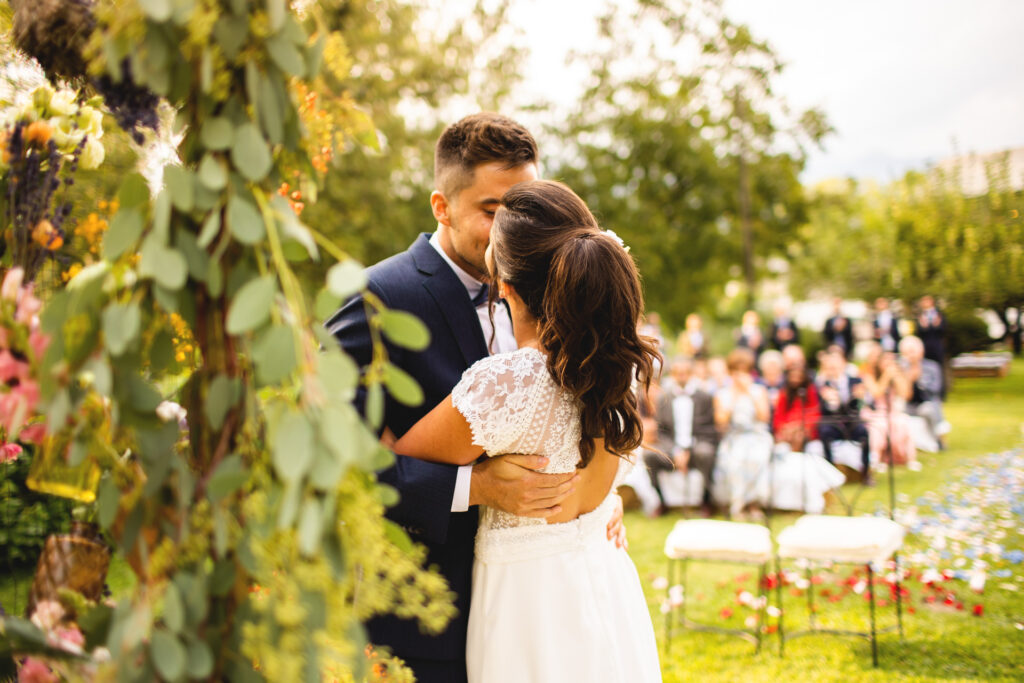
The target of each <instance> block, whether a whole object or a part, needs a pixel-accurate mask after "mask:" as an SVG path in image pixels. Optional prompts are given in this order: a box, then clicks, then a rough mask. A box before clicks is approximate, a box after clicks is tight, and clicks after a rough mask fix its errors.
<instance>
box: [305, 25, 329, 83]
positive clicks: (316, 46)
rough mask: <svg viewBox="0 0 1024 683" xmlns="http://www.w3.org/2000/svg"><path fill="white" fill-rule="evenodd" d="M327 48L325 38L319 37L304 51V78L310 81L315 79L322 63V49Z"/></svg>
mask: <svg viewBox="0 0 1024 683" xmlns="http://www.w3.org/2000/svg"><path fill="white" fill-rule="evenodd" d="M325 47H327V36H325V35H322V34H321V35H320V37H319V38H317V39H316V42H314V43H313V44H312V45H310V46H309V47H308V48H307V50H306V64H307V68H306V77H307V78H308V79H310V80H312V79H314V78H316V77H317V75H318V74H319V73H320V68H321V67H322V66H323V63H324V48H325Z"/></svg>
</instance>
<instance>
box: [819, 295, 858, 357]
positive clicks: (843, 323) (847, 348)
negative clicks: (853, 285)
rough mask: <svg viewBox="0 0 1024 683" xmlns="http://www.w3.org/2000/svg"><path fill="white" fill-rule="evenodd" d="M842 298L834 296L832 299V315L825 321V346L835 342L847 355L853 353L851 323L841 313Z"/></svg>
mask: <svg viewBox="0 0 1024 683" xmlns="http://www.w3.org/2000/svg"><path fill="white" fill-rule="evenodd" d="M842 305H843V300H842V299H840V298H839V297H836V298H834V299H833V300H832V317H831V318H829V319H828V320H827V321H825V330H824V332H823V335H824V337H825V346H826V347H829V346H832V345H833V344H835V345H836V346H839V347H840V348H842V350H843V353H844V354H846V355H847V356H849V355H851V354H852V353H853V323H852V322H851V321H850V319H849V318H847V317H846V316H845V315H843V312H842Z"/></svg>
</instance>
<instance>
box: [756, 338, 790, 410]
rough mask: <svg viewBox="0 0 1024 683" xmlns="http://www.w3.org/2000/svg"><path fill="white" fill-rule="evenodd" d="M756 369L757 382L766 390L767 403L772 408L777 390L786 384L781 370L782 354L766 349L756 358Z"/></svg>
mask: <svg viewBox="0 0 1024 683" xmlns="http://www.w3.org/2000/svg"><path fill="white" fill-rule="evenodd" d="M757 369H758V371H759V377H758V378H757V383H758V384H760V385H761V386H763V387H764V388H765V390H766V391H767V392H768V405H770V406H772V409H773V410H774V406H775V403H776V401H777V400H778V398H779V392H780V391H781V390H782V388H783V386H785V384H786V376H785V374H784V373H783V371H782V354H781V353H780V352H778V351H776V350H775V349H768V350H767V351H765V352H764V353H762V354H761V357H760V358H758V359H757Z"/></svg>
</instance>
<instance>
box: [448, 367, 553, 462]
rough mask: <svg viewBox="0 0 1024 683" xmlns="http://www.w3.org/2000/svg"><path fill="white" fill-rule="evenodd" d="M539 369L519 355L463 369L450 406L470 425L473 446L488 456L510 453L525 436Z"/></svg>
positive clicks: (453, 391)
mask: <svg viewBox="0 0 1024 683" xmlns="http://www.w3.org/2000/svg"><path fill="white" fill-rule="evenodd" d="M538 370H543V368H542V367H541V368H537V367H536V363H535V362H532V359H530V358H528V357H525V356H524V355H522V354H519V353H509V354H500V355H497V356H490V357H489V358H484V359H482V360H480V361H477V362H476V363H475V364H474V365H473V366H472V367H470V368H469V369H468V370H466V372H465V373H464V374H463V375H462V379H461V380H459V383H458V384H457V385H455V388H454V389H453V390H452V405H454V406H455V409H456V410H458V411H459V412H460V413H462V415H463V416H464V417H465V418H466V421H467V422H469V426H470V429H472V431H473V443H475V444H477V445H478V446H480V447H482V448H483V449H484V450H485V451H486V452H487V454H488V455H500V454H502V453H509V452H512V450H510V449H511V446H512V445H513V444H515V443H516V442H517V441H518V440H519V439H520V438H521V437H522V436H523V435H524V434H525V432H526V429H527V427H528V425H529V421H530V417H531V415H530V412H531V410H530V409H531V394H532V391H533V389H534V387H535V386H536V384H537V382H536V379H537V373H538Z"/></svg>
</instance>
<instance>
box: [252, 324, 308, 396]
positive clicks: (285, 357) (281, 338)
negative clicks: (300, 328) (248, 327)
mask: <svg viewBox="0 0 1024 683" xmlns="http://www.w3.org/2000/svg"><path fill="white" fill-rule="evenodd" d="M252 360H253V364H254V365H255V366H256V380H257V381H258V382H259V383H260V384H264V385H266V384H274V383H276V382H280V381H281V380H282V379H284V378H285V377H287V376H288V375H290V374H291V373H292V371H294V370H295V367H296V365H297V363H298V360H297V358H296V355H295V334H294V332H293V331H292V329H291V328H290V327H285V326H284V325H273V326H271V327H269V328H268V329H267V330H266V331H264V332H263V333H262V334H260V335H259V337H258V338H257V339H256V341H254V342H253V344H252Z"/></svg>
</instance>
